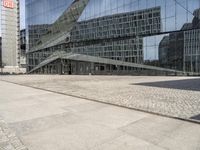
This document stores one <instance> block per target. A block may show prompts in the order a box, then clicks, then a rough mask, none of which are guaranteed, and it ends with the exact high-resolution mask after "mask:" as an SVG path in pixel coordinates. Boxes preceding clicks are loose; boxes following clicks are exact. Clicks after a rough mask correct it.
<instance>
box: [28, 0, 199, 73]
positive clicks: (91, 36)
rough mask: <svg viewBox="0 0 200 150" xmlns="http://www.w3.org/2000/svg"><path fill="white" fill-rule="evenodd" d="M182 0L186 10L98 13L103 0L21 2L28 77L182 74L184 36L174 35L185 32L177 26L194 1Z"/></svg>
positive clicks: (144, 4) (147, 5)
mask: <svg viewBox="0 0 200 150" xmlns="http://www.w3.org/2000/svg"><path fill="white" fill-rule="evenodd" d="M108 1H110V0H108ZM183 1H184V2H185V4H187V7H188V8H190V10H188V8H185V7H181V6H180V3H177V2H176V1H174V0H163V1H160V0H155V2H152V1H151V0H145V1H141V2H140V1H131V5H128V4H127V5H126V1H122V0H118V3H117V4H116V5H117V7H116V9H112V8H111V6H110V7H109V9H110V10H109V9H108V10H107V8H108V7H105V9H104V8H102V4H104V3H103V0H102V3H101V1H98V4H99V6H97V5H95V3H97V1H95V0H90V1H89V0H74V1H69V0H62V1H59V2H55V1H53V0H44V1H39V0H27V1H26V10H27V12H26V31H27V33H26V34H27V42H28V43H27V50H28V51H27V63H28V65H27V69H28V73H48V74H56V73H59V74H88V73H93V74H112V73H116V72H117V73H119V72H120V73H122V72H125V74H126V73H133V72H137V73H141V72H145V71H150V72H153V71H161V72H172V73H183V66H184V63H183V61H184V45H183V43H184V32H179V31H188V30H189V29H188V28H185V29H183V28H184V26H183V25H184V24H185V23H190V21H191V20H192V19H193V18H192V17H193V16H191V14H190V13H189V12H191V11H195V9H198V8H199V7H200V0H194V1H192V2H191V1H190V2H189V1H188V0H183ZM69 2H70V3H69ZM118 4H119V5H118ZM120 4H122V5H120ZM197 4H199V5H197ZM46 6H48V7H46ZM128 6H129V7H128ZM191 6H192V7H191ZM97 7H99V8H97ZM95 8H96V11H93V10H95ZM36 9H37V10H38V11H35V10H36ZM115 10H118V11H115ZM108 12H110V13H108ZM180 12H181V13H180ZM195 14H198V12H197V11H195ZM193 22H198V20H193ZM193 28H194V27H192V29H193ZM167 34H168V37H166V36H167ZM163 37H165V39H163V40H162V38H163ZM167 44H169V45H168V46H167ZM165 55H166V57H164V56H165ZM159 56H160V57H162V58H159ZM159 59H160V61H159ZM161 59H165V60H161ZM145 62H153V63H145ZM159 62H162V64H161V65H160V67H158V66H159ZM154 64H155V66H154ZM166 64H167V65H166Z"/></svg>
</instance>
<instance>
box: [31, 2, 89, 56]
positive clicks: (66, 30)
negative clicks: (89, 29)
mask: <svg viewBox="0 0 200 150" xmlns="http://www.w3.org/2000/svg"><path fill="white" fill-rule="evenodd" d="M88 2H89V0H75V1H73V2H72V4H71V5H70V6H69V7H68V8H67V9H66V11H64V13H63V14H62V15H61V16H60V17H59V18H58V19H57V20H56V21H55V22H54V23H53V24H52V26H51V27H50V28H49V30H48V32H47V34H46V35H44V36H42V37H41V39H40V41H38V45H37V46H35V47H33V48H32V49H30V51H29V52H28V53H31V52H35V51H38V50H41V49H45V48H49V47H52V46H55V45H58V44H61V43H65V42H67V40H66V39H67V38H68V37H69V36H70V31H71V30H72V28H73V26H74V25H75V24H76V23H77V21H78V19H79V17H80V16H81V14H82V12H83V10H84V9H85V7H86V6H87V4H88Z"/></svg>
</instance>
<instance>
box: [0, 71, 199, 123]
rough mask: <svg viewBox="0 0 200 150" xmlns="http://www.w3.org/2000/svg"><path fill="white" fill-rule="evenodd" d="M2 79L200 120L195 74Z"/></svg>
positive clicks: (45, 76)
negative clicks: (178, 75) (189, 75)
mask: <svg viewBox="0 0 200 150" xmlns="http://www.w3.org/2000/svg"><path fill="white" fill-rule="evenodd" d="M0 79H1V78H0ZM2 79H3V80H7V81H11V82H15V83H19V84H22V85H28V86H33V87H37V88H41V89H46V90H51V91H55V92H60V93H65V94H69V95H74V96H80V97H83V98H89V99H93V100H97V101H101V102H106V103H111V104H116V105H120V106H125V107H130V108H134V109H138V110H144V111H147V112H153V113H157V114H162V115H167V116H172V117H178V118H183V119H193V120H194V121H200V78H198V77H158V76H156V77H152V76H148V77H145V76H56V75H55V76H52V75H28V76H5V77H2Z"/></svg>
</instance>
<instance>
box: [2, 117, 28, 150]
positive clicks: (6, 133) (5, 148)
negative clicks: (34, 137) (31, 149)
mask: <svg viewBox="0 0 200 150" xmlns="http://www.w3.org/2000/svg"><path fill="white" fill-rule="evenodd" d="M0 150H28V149H27V148H26V147H25V146H24V144H23V143H22V142H21V141H20V139H19V138H18V137H17V136H16V134H15V133H14V131H12V130H11V129H10V128H9V127H8V124H7V123H6V122H5V121H3V120H2V119H1V118H0Z"/></svg>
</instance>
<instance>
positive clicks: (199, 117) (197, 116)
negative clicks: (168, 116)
mask: <svg viewBox="0 0 200 150" xmlns="http://www.w3.org/2000/svg"><path fill="white" fill-rule="evenodd" d="M190 119H194V120H198V121H200V114H199V115H196V116H193V117H191V118H190Z"/></svg>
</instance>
